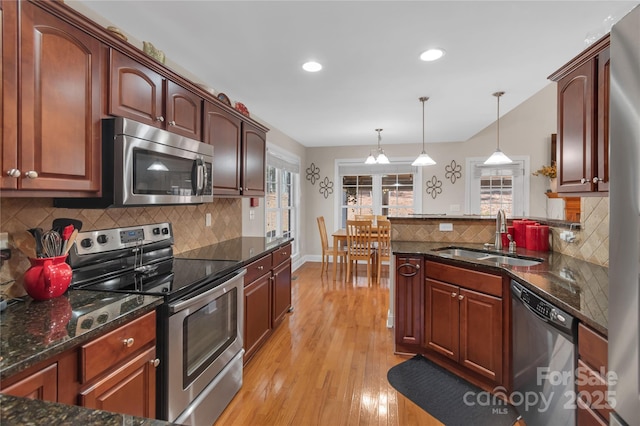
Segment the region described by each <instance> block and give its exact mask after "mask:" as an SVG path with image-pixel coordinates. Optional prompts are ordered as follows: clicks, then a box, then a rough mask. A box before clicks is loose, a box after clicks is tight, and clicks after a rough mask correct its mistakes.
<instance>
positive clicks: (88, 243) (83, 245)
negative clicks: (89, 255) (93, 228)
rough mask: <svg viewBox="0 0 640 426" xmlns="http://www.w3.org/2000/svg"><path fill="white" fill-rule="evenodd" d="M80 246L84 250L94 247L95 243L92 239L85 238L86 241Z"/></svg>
mask: <svg viewBox="0 0 640 426" xmlns="http://www.w3.org/2000/svg"><path fill="white" fill-rule="evenodd" d="M80 245H81V246H82V247H84V248H89V247H91V246H92V245H93V242H92V241H91V238H85V239H84V240H82V241H80Z"/></svg>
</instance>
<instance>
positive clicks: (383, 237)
mask: <svg viewBox="0 0 640 426" xmlns="http://www.w3.org/2000/svg"><path fill="white" fill-rule="evenodd" d="M377 228H378V232H377V234H378V258H379V259H381V260H389V259H390V258H391V222H389V221H388V220H380V219H378V225H377Z"/></svg>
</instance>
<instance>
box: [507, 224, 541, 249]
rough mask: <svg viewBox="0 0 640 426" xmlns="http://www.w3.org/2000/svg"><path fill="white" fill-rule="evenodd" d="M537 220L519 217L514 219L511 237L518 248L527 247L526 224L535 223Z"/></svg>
mask: <svg viewBox="0 0 640 426" xmlns="http://www.w3.org/2000/svg"><path fill="white" fill-rule="evenodd" d="M536 223H537V222H536V221H535V220H528V219H521V220H514V221H513V227H514V230H513V232H514V234H515V235H514V236H513V238H514V239H515V241H516V246H517V247H520V248H529V247H527V225H535V224H536Z"/></svg>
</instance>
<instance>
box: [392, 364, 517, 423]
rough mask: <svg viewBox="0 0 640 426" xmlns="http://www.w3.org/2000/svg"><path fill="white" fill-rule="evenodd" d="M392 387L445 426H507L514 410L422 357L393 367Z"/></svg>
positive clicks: (515, 418) (511, 421) (515, 412)
mask: <svg viewBox="0 0 640 426" xmlns="http://www.w3.org/2000/svg"><path fill="white" fill-rule="evenodd" d="M387 379H388V380H389V383H391V386H393V387H394V388H395V389H396V390H397V391H398V392H400V393H401V394H403V395H404V396H406V397H407V398H409V399H410V400H411V401H413V402H414V403H415V404H416V405H418V406H419V407H421V408H422V409H423V410H425V411H426V412H428V413H429V414H431V415H432V416H433V417H435V418H437V419H438V420H440V421H441V422H442V423H444V424H445V425H447V426H457V425H473V426H484V425H486V426H501V425H505V426H510V425H513V424H514V423H515V421H516V420H517V419H518V413H517V411H516V409H515V408H514V407H513V406H511V405H509V404H507V403H505V402H503V401H502V400H500V399H498V398H496V397H494V396H493V395H491V394H490V393H488V392H485V391H483V390H482V389H480V388H478V387H477V386H474V385H472V384H470V383H469V382H467V381H466V380H464V379H461V378H459V377H458V376H456V375H454V374H452V373H450V372H448V371H447V370H445V369H444V368H442V367H440V366H438V365H436V364H434V363H432V362H431V361H429V360H427V359H426V358H424V357H423V356H421V355H416V356H415V357H413V358H411V359H409V360H407V361H404V362H402V363H400V364H398V365H396V366H395V367H392V368H391V369H390V370H389V372H388V373H387Z"/></svg>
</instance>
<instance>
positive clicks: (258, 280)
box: [243, 244, 291, 364]
mask: <svg viewBox="0 0 640 426" xmlns="http://www.w3.org/2000/svg"><path fill="white" fill-rule="evenodd" d="M290 308H291V245H290V244H287V245H285V246H284V247H280V248H278V249H276V250H275V251H273V252H272V253H270V254H267V255H265V256H262V257H261V258H259V259H257V260H255V261H253V262H251V263H250V264H249V265H247V274H246V275H245V277H244V336H243V343H244V350H245V353H244V363H245V364H246V363H247V362H249V360H250V359H251V358H252V357H253V356H254V355H255V354H256V352H257V351H258V350H259V349H260V347H261V346H262V345H263V344H264V342H266V341H267V340H268V339H269V337H270V336H271V334H272V333H273V330H274V329H275V328H276V327H277V326H278V325H280V323H282V321H284V318H285V315H286V313H287V312H289V310H290Z"/></svg>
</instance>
